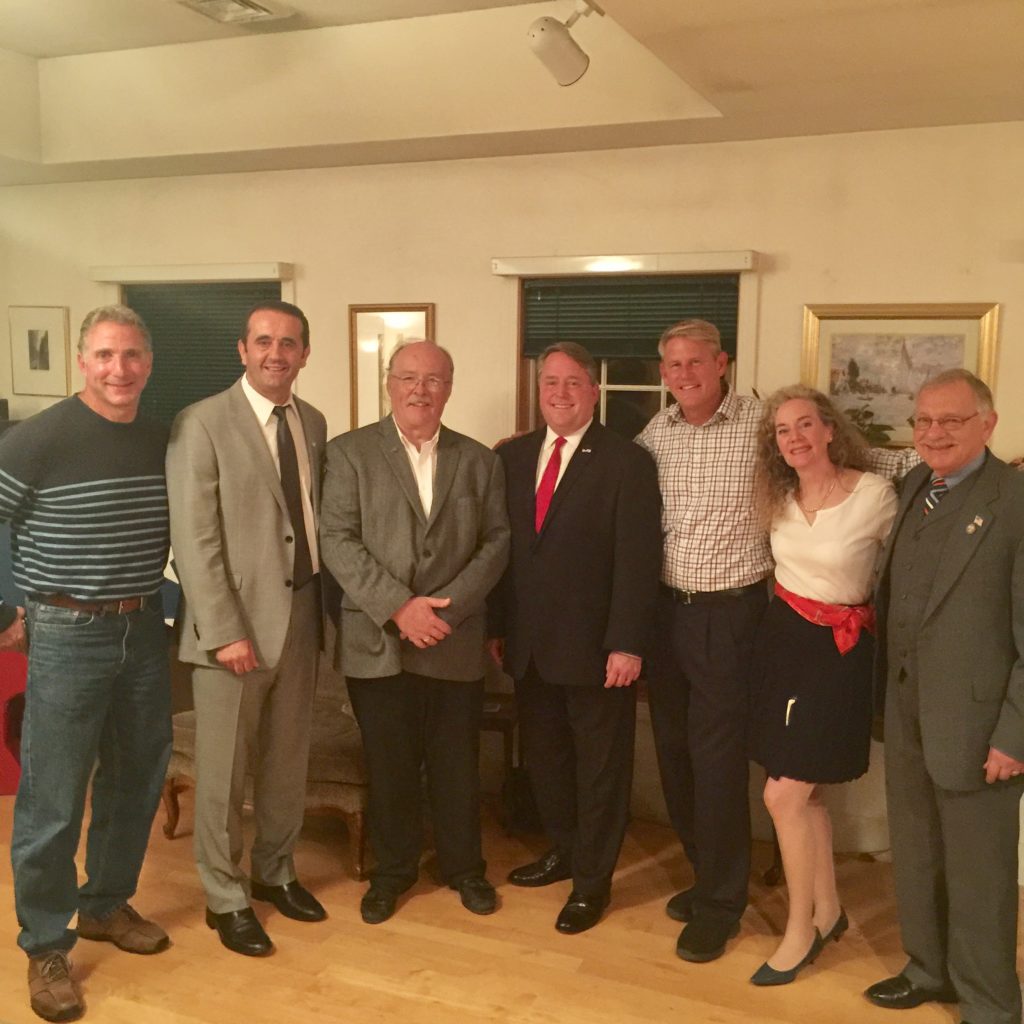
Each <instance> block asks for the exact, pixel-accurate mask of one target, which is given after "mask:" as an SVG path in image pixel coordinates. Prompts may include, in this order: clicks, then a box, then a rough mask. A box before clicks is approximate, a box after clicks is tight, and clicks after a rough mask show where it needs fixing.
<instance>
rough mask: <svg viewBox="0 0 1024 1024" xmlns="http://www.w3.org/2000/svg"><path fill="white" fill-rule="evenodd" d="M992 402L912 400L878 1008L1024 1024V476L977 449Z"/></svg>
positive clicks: (886, 633) (889, 622)
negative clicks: (1022, 869)
mask: <svg viewBox="0 0 1024 1024" xmlns="http://www.w3.org/2000/svg"><path fill="white" fill-rule="evenodd" d="M995 425H996V413H995V411H994V409H993V408H992V394H991V392H990V391H989V389H988V387H987V386H986V385H985V384H983V383H982V382H981V381H980V380H978V379H977V378H976V377H974V376H973V375H972V374H970V373H967V372H966V371H965V370H950V371H947V372H945V373H942V374H940V375H939V376H937V377H934V378H933V379H932V380H930V381H928V382H927V383H926V384H925V385H924V386H923V387H922V388H921V391H920V393H919V394H918V397H917V407H916V410H915V415H914V446H915V447H916V448H917V451H918V453H919V454H920V456H921V458H922V459H923V460H924V462H925V463H926V465H924V466H920V467H919V468H917V469H915V470H914V471H913V472H912V473H910V474H909V475H908V477H907V479H906V482H905V484H904V486H903V488H902V492H901V493H902V497H901V502H900V508H899V512H898V513H897V516H896V522H895V524H894V526H893V531H892V534H891V535H890V537H889V541H888V545H887V548H886V550H885V552H884V553H883V561H882V577H881V583H880V586H879V593H878V602H877V612H878V625H879V644H878V650H879V652H880V654H881V659H880V672H879V677H878V681H879V683H880V684H882V685H881V687H880V689H884V692H885V743H886V755H885V769H886V786H887V790H888V798H889V828H890V832H891V836H892V851H893V871H894V876H895V881H896V898H897V902H898V905H899V915H900V927H901V931H902V938H903V948H904V949H905V950H906V953H907V956H908V962H907V964H906V966H905V967H904V968H903V970H902V971H901V972H900V973H899V974H897V975H896V976H894V977H892V978H886V979H885V980H884V981H880V982H878V983H876V984H874V985H872V986H871V987H870V988H869V989H868V990H867V992H866V993H865V994H866V996H867V998H868V999H869V1000H870V1001H871V1002H872V1003H874V1004H875V1005H876V1006H882V1007H887V1008H890V1009H900V1010H902V1009H910V1008H912V1007H915V1006H919V1005H920V1004H921V1003H926V1002H949V1003H952V1002H959V1003H960V1010H961V1013H962V1014H963V1019H964V1020H965V1021H966V1020H970V1021H972V1022H973V1024H1019V1022H1020V1019H1021V993H1020V985H1019V982H1018V979H1017V974H1016V946H1017V905H1018V901H1019V893H1018V888H1017V846H1018V837H1019V832H1020V820H1019V806H1020V797H1021V773H1022V772H1024V661H1022V657H1021V655H1022V650H1021V647H1022V644H1024V476H1021V474H1020V473H1017V472H1015V471H1014V470H1013V469H1011V468H1010V467H1009V466H1007V465H1006V463H1004V462H1002V461H1001V460H1000V459H997V458H996V457H995V456H994V455H992V453H991V452H990V451H989V450H988V448H987V447H986V445H987V442H988V440H989V437H990V436H991V435H992V431H993V429H994V428H995Z"/></svg>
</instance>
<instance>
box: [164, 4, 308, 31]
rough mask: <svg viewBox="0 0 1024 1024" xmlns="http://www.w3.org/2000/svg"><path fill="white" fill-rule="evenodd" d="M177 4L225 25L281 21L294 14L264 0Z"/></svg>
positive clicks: (282, 5)
mask: <svg viewBox="0 0 1024 1024" xmlns="http://www.w3.org/2000/svg"><path fill="white" fill-rule="evenodd" d="M178 3H179V4H181V5H182V6H183V7H189V8H191V9H192V10H193V11H196V12H198V13H199V14H203V15H205V16H206V17H207V18H212V19H213V20H214V21H219V22H222V23H223V24H226V25H244V24H252V23H253V22H258V21H281V20H282V19H284V18H290V17H292V16H293V15H294V14H295V12H294V11H293V10H292V9H291V8H290V7H285V6H284V4H279V3H276V2H275V3H266V2H264V0H178Z"/></svg>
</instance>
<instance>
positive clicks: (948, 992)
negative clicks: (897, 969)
mask: <svg viewBox="0 0 1024 1024" xmlns="http://www.w3.org/2000/svg"><path fill="white" fill-rule="evenodd" d="M864 995H865V996H866V997H867V999H868V1002H870V1003H874V1004H875V1006H884V1007H885V1008H886V1009H887V1010H912V1009H913V1008H914V1007H915V1006H920V1005H921V1004H922V1003H955V1002H956V1001H957V998H956V992H955V991H954V990H953V987H952V986H946V987H945V988H924V987H922V986H921V985H915V984H914V983H913V982H912V981H911V980H910V979H909V978H908V977H907V976H906V975H905V974H897V975H896V976H895V977H893V978H886V979H885V980H884V981H876V982H875V984H874V985H872V986H871V987H870V988H868V989H866V990H865V992H864Z"/></svg>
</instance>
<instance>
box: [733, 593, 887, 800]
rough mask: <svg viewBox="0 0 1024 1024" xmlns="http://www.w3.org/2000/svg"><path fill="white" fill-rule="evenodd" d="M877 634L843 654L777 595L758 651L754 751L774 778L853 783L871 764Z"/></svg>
mask: <svg viewBox="0 0 1024 1024" xmlns="http://www.w3.org/2000/svg"><path fill="white" fill-rule="evenodd" d="M874 651H875V641H874V637H872V636H871V634H870V633H868V631H867V630H861V634H860V638H859V640H858V641H857V645H856V647H854V648H853V650H851V651H848V652H847V653H846V654H840V653H839V650H838V648H837V647H836V642H835V639H834V638H833V635H832V627H831V626H818V625H815V624H814V623H813V622H808V621H807V620H806V619H804V618H802V617H801V616H800V615H798V614H797V613H796V612H795V611H793V609H792V608H790V607H789V605H788V604H786V602H785V601H783V600H781V599H780V598H778V597H776V598H775V599H774V600H772V602H771V604H770V605H769V606H768V611H767V612H766V613H765V616H764V618H763V619H762V620H761V626H760V628H759V630H758V634H757V640H756V643H755V646H754V658H753V680H752V683H753V688H752V696H753V701H754V705H753V709H752V715H751V758H752V759H753V760H755V761H757V763H758V764H761V765H763V766H764V768H765V770H766V771H767V773H768V775H769V776H771V777H772V778H776V779H777V778H780V777H785V778H789V779H799V780H800V781H802V782H815V783H831V782H849V781H850V780H851V779H856V778H858V777H859V776H861V775H863V774H864V773H865V772H866V771H867V770H868V751H869V749H870V746H871V717H872V689H871V678H872V676H871V673H872V661H873V658H874Z"/></svg>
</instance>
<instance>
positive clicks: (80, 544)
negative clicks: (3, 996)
mask: <svg viewBox="0 0 1024 1024" xmlns="http://www.w3.org/2000/svg"><path fill="white" fill-rule="evenodd" d="M78 366H79V368H80V370H81V371H82V374H83V375H84V378H85V386H84V388H83V389H82V391H80V392H79V393H78V394H76V395H73V396H72V397H70V398H67V399H65V400H64V401H61V402H58V403H56V404H55V405H53V406H51V407H50V408H49V409H46V410H45V411H43V412H41V413H39V414H38V415H36V416H33V417H32V418H31V419H29V420H26V421H25V422H24V423H22V424H20V425H19V426H17V427H15V428H14V429H13V430H10V431H8V432H7V434H5V435H4V437H3V440H2V442H0V518H2V519H4V520H7V521H9V522H10V524H11V546H12V561H13V567H14V579H15V582H16V583H17V584H18V586H19V587H20V588H21V589H22V590H24V591H25V592H26V594H27V595H28V600H27V604H26V609H25V624H26V626H27V632H28V636H29V639H30V647H29V663H28V683H27V688H26V694H25V717H24V723H23V732H22V740H21V757H22V776H21V785H20V787H19V789H18V796H17V800H16V801H15V806H14V831H13V836H12V839H11V860H12V863H13V866H14V899H15V905H16V909H17V914H18V922H19V924H20V925H21V932H20V934H19V936H18V944H19V945H20V946H21V948H22V949H24V950H25V952H26V953H27V954H28V956H29V968H28V977H29V993H30V999H31V1004H32V1009H33V1010H35V1012H36V1013H37V1014H39V1016H41V1017H43V1018H45V1019H46V1020H53V1021H64V1020H74V1019H75V1018H77V1017H79V1016H81V1014H82V1012H83V1011H84V1008H85V1007H84V1004H83V1002H82V997H81V994H80V992H79V990H78V987H77V985H76V984H75V982H74V981H73V979H72V977H71V966H70V962H69V960H68V956H67V954H68V951H69V950H70V949H71V947H72V946H73V945H74V944H75V941H76V938H78V937H82V938H87V939H96V940H102V941H107V942H112V943H114V944H115V945H116V946H118V947H119V948H121V949H123V950H126V951H127V952H130V953H157V952H159V951H160V950H162V949H165V948H166V947H167V945H168V938H167V935H166V933H165V932H164V931H163V929H161V928H160V927H159V926H158V925H155V924H153V923H152V922H149V921H146V920H144V919H143V918H142V917H140V916H139V914H137V913H136V912H135V910H133V909H132V907H131V906H130V905H129V903H128V900H129V899H130V898H131V897H132V896H133V895H134V893H135V888H136V884H137V882H138V877H139V870H140V868H141V866H142V859H143V856H144V855H145V851H146V843H147V840H148V839H149V830H150V825H151V824H152V820H153V815H154V813H155V811H156V808H157V805H158V802H159V798H160V789H161V785H162V783H163V778H164V772H165V770H166V768H167V760H168V757H169V756H170V748H171V722H170V680H169V676H168V660H167V641H166V634H165V627H164V622H163V611H162V609H161V607H160V598H159V590H160V586H161V583H162V580H163V572H164V565H165V563H166V560H167V548H168V536H169V534H168V516H167V491H166V486H165V483H164V454H165V450H166V447H167V431H166V429H165V428H164V427H162V426H161V425H159V424H157V423H154V422H150V421H147V420H146V419H145V418H143V417H139V416H138V415H137V413H138V408H139V398H140V396H141V395H142V390H143V388H144V387H145V386H146V381H147V380H148V378H149V374H150V370H151V369H152V366H153V353H152V349H151V346H150V339H149V333H148V331H147V330H146V326H145V324H144V323H143V322H142V320H141V319H140V318H139V317H138V316H137V315H136V314H135V313H134V312H133V311H132V310H130V309H127V308H126V307H124V306H106V307H102V308H100V309H96V310H94V311H93V312H92V313H90V314H89V315H88V316H87V317H86V318H85V321H84V323H83V324H82V330H81V334H80V337H79V340H78ZM19 612H20V609H19V610H12V609H10V607H9V606H0V614H3V615H6V620H7V621H6V622H5V620H4V618H0V627H2V626H4V625H6V626H7V630H8V631H13V633H12V632H7V633H4V634H0V643H3V642H4V640H5V639H7V640H8V641H10V640H12V639H16V638H17V636H18V633H19V631H20V629H21V626H20V616H19ZM94 766H95V768H96V771H95V775H94V776H93V778H92V817H91V822H90V825H89V836H88V842H87V846H86V858H85V871H86V876H87V877H86V881H85V884H84V885H82V886H81V887H79V885H78V880H77V873H76V870H75V852H76V850H77V847H78V839H79V834H80V832H81V827H82V817H83V812H84V805H85V796H86V789H87V787H88V784H89V778H90V775H91V774H92V771H93V768H94ZM76 911H77V913H78V925H77V931H76V930H75V929H71V928H70V927H69V925H70V923H71V919H72V918H73V917H74V915H75V913H76Z"/></svg>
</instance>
